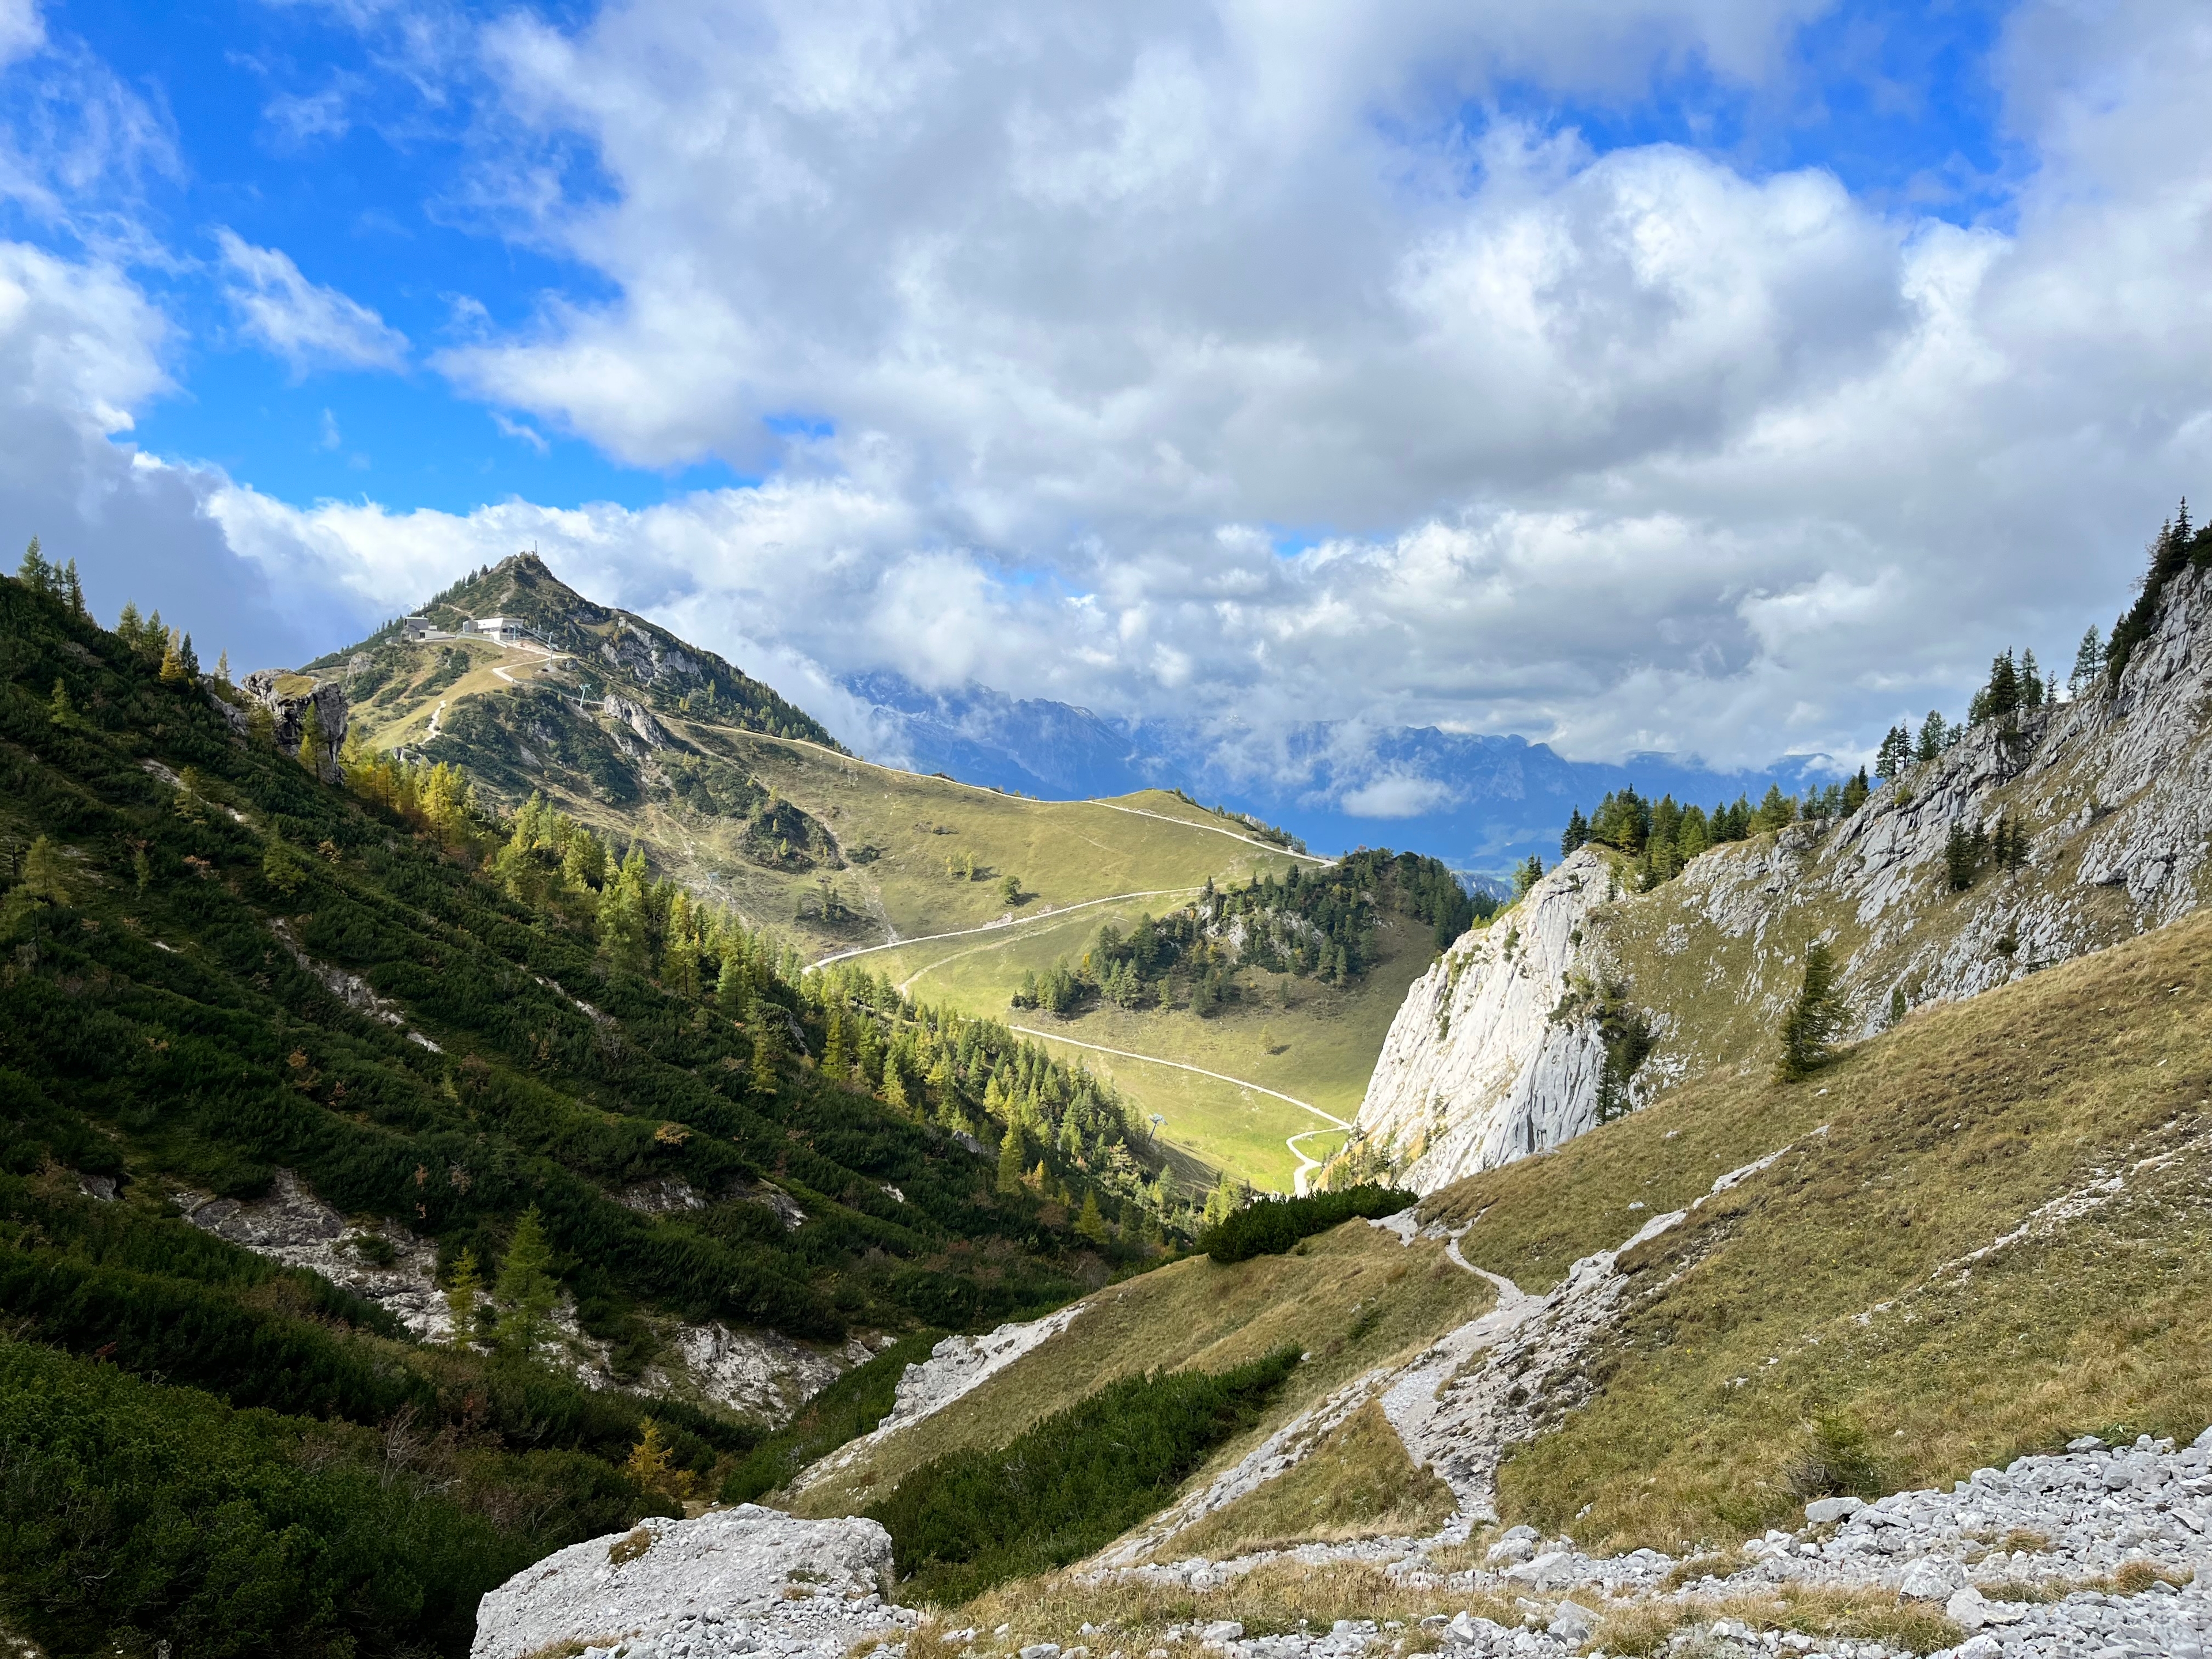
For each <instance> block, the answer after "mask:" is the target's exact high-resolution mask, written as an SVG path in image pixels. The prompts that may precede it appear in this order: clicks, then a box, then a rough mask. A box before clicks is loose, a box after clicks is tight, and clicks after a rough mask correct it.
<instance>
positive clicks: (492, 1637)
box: [469, 1504, 915, 1659]
mask: <svg viewBox="0 0 2212 1659" xmlns="http://www.w3.org/2000/svg"><path fill="white" fill-rule="evenodd" d="M890 1573H891V1540H890V1534H889V1533H887V1532H885V1531H884V1529H883V1528H881V1527H879V1526H878V1525H877V1524H876V1523H875V1522H872V1521H866V1520H862V1519H860V1518H859V1517H857V1516H854V1517H849V1518H848V1519H845V1520H842V1521H802V1520H799V1518H798V1517H796V1516H789V1515H786V1514H784V1513H782V1512H781V1510H770V1509H763V1508H762V1507H760V1506H759V1505H758V1504H739V1505H738V1506H737V1507H736V1508H735V1509H730V1510H713V1511H711V1512H709V1513H708V1514H706V1515H702V1516H699V1517H697V1518H696V1520H690V1521H671V1520H666V1519H664V1518H662V1517H660V1516H650V1517H648V1518H647V1519H646V1520H645V1521H643V1522H640V1523H639V1524H638V1526H637V1528H635V1530H634V1531H631V1532H628V1533H614V1534H609V1535H608V1536H607V1537H605V1538H594V1539H592V1541H590V1542H589V1543H586V1544H572V1545H570V1546H569V1547H568V1548H567V1549H565V1550H562V1551H560V1552H559V1553H556V1554H553V1555H549V1556H547V1557H546V1558H545V1559H544V1560H543V1561H540V1562H538V1564H537V1565H535V1566H532V1567H528V1568H526V1569H525V1570H524V1571H520V1572H519V1573H517V1574H515V1575H514V1577H512V1578H510V1579H508V1580H507V1583H504V1584H501V1586H500V1587H499V1588H498V1589H495V1590H494V1591H492V1592H491V1594H490V1595H487V1596H485V1597H484V1599H483V1602H482V1603H481V1604H479V1606H478V1607H477V1639H476V1643H475V1644H474V1645H473V1646H472V1647H471V1648H470V1650H469V1656H470V1659H522V1656H524V1655H526V1654H533V1653H537V1652H538V1651H539V1650H543V1649H546V1648H550V1647H553V1646H555V1645H556V1644H561V1643H568V1642H574V1643H582V1644H587V1645H589V1646H598V1647H612V1646H613V1645H615V1644H617V1643H618V1642H622V1643H628V1644H634V1645H635V1646H636V1647H641V1646H642V1644H643V1643H646V1642H651V1643H653V1644H654V1646H655V1649H658V1648H659V1647H660V1646H663V1645H668V1646H684V1647H685V1648H686V1650H687V1651H689V1652H690V1653H692V1654H716V1653H721V1652H725V1651H726V1652H730V1653H738V1652H755V1653H761V1654H787V1655H797V1654H818V1655H822V1656H825V1659H834V1656H837V1655H842V1653H844V1651H845V1650H847V1649H848V1648H849V1647H850V1646H851V1645H852V1644H854V1642H856V1641H858V1640H860V1638H862V1637H864V1636H866V1635H870V1634H872V1633H873V1632H880V1631H884V1630H888V1629H890V1628H891V1627H892V1626H896V1625H901V1624H904V1623H909V1622H911V1621H912V1620H913V1619H914V1617H915V1615H913V1614H912V1613H908V1612H906V1611H905V1610H904V1609H903V1608H899V1607H888V1606H886V1605H885V1604H884V1589H885V1587H886V1586H887V1585H889V1583H890ZM668 1638H677V1639H676V1640H675V1641H674V1642H672V1643H671V1642H670V1641H669V1640H668Z"/></svg>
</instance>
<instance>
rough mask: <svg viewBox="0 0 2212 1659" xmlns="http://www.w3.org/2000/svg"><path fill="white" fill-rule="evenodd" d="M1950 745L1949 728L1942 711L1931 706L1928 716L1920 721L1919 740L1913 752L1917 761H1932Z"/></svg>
mask: <svg viewBox="0 0 2212 1659" xmlns="http://www.w3.org/2000/svg"><path fill="white" fill-rule="evenodd" d="M1950 746H1951V729H1950V727H1949V726H1947V725H1945V724H1944V721H1943V715H1942V711H1940V710H1938V709H1934V708H1931V709H1929V711H1928V718H1927V719H1926V720H1923V721H1922V722H1921V723H1920V742H1919V745H1918V747H1917V749H1916V750H1914V752H1913V758H1914V759H1915V760H1917V761H1923V762H1925V761H1932V760H1934V759H1935V758H1936V757H1937V756H1938V755H1940V754H1942V752H1943V751H1944V750H1946V749H1948V748H1949V747H1950Z"/></svg>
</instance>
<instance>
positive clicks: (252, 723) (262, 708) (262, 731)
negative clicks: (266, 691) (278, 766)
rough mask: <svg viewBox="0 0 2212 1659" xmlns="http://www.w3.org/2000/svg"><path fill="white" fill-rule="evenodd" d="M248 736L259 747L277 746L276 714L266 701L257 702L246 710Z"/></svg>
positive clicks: (250, 741)
mask: <svg viewBox="0 0 2212 1659" xmlns="http://www.w3.org/2000/svg"><path fill="white" fill-rule="evenodd" d="M246 741H247V742H249V743H251V744H252V745H253V746H254V747H255V748H257V749H274V748H275V747H276V715H275V714H271V713H270V708H269V705H268V704H267V703H265V702H257V703H255V704H254V705H253V707H252V708H249V709H247V710H246Z"/></svg>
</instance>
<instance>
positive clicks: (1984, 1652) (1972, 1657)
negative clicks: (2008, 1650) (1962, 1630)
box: [1951, 1636, 2004, 1659]
mask: <svg viewBox="0 0 2212 1659" xmlns="http://www.w3.org/2000/svg"><path fill="white" fill-rule="evenodd" d="M1951 1652H1952V1655H1953V1659H2002V1654H2003V1653H2004V1650H2003V1649H2002V1648H2001V1647H1999V1646H1998V1645H1997V1638H1996V1637H1994V1636H1975V1637H1970V1638H1967V1639H1966V1641H1964V1642H1961V1643H1960V1644H1959V1645H1958V1646H1957V1647H1955V1648H1954V1649H1952V1650H1951Z"/></svg>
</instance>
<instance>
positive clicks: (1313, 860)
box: [1081, 800, 1336, 865]
mask: <svg viewBox="0 0 2212 1659" xmlns="http://www.w3.org/2000/svg"><path fill="white" fill-rule="evenodd" d="M1081 805H1085V806H1103V807H1104V808H1105V809H1106V810H1107V811H1109V812H1127V814H1128V815H1129V816H1130V817H1133V818H1158V820H1159V821H1160V822H1161V823H1179V824H1181V825H1182V827H1183V828H1184V829H1203V830H1205V831H1206V834H1208V835H1209V836H1228V837H1229V839H1230V840H1231V841H1241V842H1243V843H1244V844H1245V845H1246V846H1247V847H1256V848H1259V849H1260V850H1261V852H1263V853H1280V854H1282V855H1283V856H1284V857H1285V858H1286V859H1304V860H1305V861H1306V862H1307V863H1308V864H1324V865H1326V864H1334V863H1335V862H1336V860H1334V859H1325V858H1322V857H1321V856H1319V855H1318V854H1313V853H1293V852H1292V851H1291V849H1290V848H1287V847H1278V846H1276V845H1275V843H1274V842H1271V841H1261V839H1260V838H1259V837H1258V836H1240V835H1238V834H1237V832H1236V831H1235V830H1234V829H1223V828H1221V826H1220V825H1218V824H1215V823H1192V822H1191V821H1190V820H1189V819H1188V818H1179V817H1176V816H1174V815H1173V814H1172V813H1169V812H1153V811H1147V810H1146V809H1145V808H1144V807H1141V806H1119V805H1115V803H1114V802H1112V801H1110V800H1087V801H1084V802H1082V803H1081Z"/></svg>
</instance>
